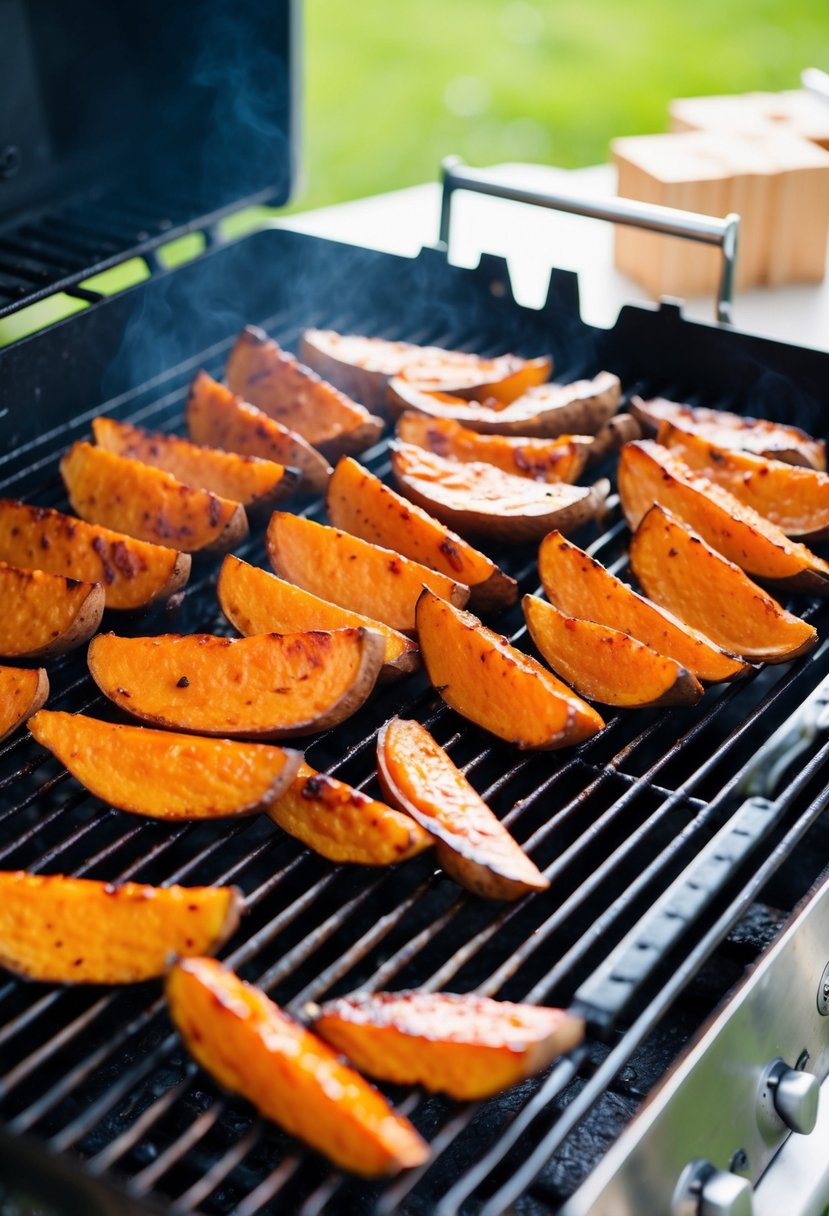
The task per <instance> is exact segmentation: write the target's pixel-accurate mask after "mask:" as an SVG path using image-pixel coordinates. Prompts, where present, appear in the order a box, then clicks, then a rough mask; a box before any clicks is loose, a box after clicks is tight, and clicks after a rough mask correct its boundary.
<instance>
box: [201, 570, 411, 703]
mask: <svg viewBox="0 0 829 1216" xmlns="http://www.w3.org/2000/svg"><path fill="white" fill-rule="evenodd" d="M216 592H217V594H218V597H219V605H220V607H221V609H222V612H223V613H224V614H225V616H226V617H227V619H228V620H229V621H230V623H231V625H232V626H233V627H234V629H238V630H239V632H240V633H242V634H244V635H245V636H246V637H250V636H251V635H253V634H256V633H302V632H304V631H306V630H309V629H327V630H330V629H345V628H347V627H349V626H355V627H362V628H365V629H373V630H374V632H375V633H379V634H382V636H383V639H384V640H385V643H386V653H385V656H384V658H383V666H382V668H381V670H380V679H381V680H393V679H396V678H397V677H398V676H404V675H408V674H409V672H412V671H416V670H417V668H418V667H419V666H420V658H419V656H418V651H417V644H416V643H415V642H413V641H412V639H411V638H407V637H406V636H405V634H402V633H398V631H397V630H396V629H390V628H389V626H388V625H384V624H382V623H381V622H380V621H374V620H371V618H370V617H367V616H361V615H360V613H359V612H349V611H348V610H347V609H346V608H340V607H339V605H338V604H331V603H329V602H328V601H327V600H321V599H319V597H318V596H316V595H312V594H311V592H310V591H303V590H302V588H301V587H296V586H294V584H293V583H286V582H285V580H284V579H281V578H278V577H277V576H276V575H275V574H269V573H268V571H267V570H259V569H258V568H257V567H256V566H249V565H248V563H247V562H243V561H241V560H240V559H239V558H238V557H234V556H233V554H232V553H228V554H227V556H226V557H225V559H224V561H223V562H222V568H221V570H220V571H219V581H218V584H217V587H216Z"/></svg>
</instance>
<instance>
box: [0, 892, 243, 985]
mask: <svg viewBox="0 0 829 1216" xmlns="http://www.w3.org/2000/svg"><path fill="white" fill-rule="evenodd" d="M241 909H242V896H241V893H240V892H239V891H238V890H237V889H236V888H235V887H177V886H173V887H149V886H145V885H144V884H143V883H137V882H125V883H123V884H122V885H121V886H117V887H116V886H112V885H111V884H110V883H106V882H94V881H92V880H91V879H86V878H65V877H64V876H63V875H62V874H49V875H45V874H25V873H23V872H22V871H11V872H9V871H6V872H4V873H0V966H3V967H6V968H7V969H8V970H9V971H13V972H15V974H17V975H21V976H23V977H25V978H26V979H30V980H40V981H43V982H46V983H53V984H137V983H140V982H141V981H142V980H148V979H153V978H154V977H156V976H159V975H163V974H164V972H165V971H166V970H167V967H168V966H169V964H170V959H171V958H173V957H174V956H175V955H190V954H212V953H213V951H214V950H218V948H219V947H220V946H221V945H222V943H223V942H225V941H227V939H228V938H229V937H230V936H231V934H232V933H234V932H235V930H236V927H237V925H238V924H239V914H240V912H241Z"/></svg>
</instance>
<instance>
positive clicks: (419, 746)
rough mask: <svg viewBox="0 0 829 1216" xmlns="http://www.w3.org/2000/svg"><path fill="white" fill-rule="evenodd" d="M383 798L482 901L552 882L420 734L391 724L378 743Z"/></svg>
mask: <svg viewBox="0 0 829 1216" xmlns="http://www.w3.org/2000/svg"><path fill="white" fill-rule="evenodd" d="M377 775H378V777H379V779H380V787H381V789H382V790H383V793H384V794H385V796H386V798H388V800H389V802H391V803H392V804H393V805H394V806H397V807H399V808H400V810H401V811H404V812H405V813H406V814H407V815H410V816H411V817H412V819H413V820H414V821H415V822H416V823H419V824H420V826H421V827H422V828H424V830H425V831H427V832H429V834H430V835H431V836H433V837H434V839H435V852H436V855H437V859H438V861H439V862H440V865H441V866H442V867H443V869H444V870H445V871H446V873H447V874H449V875H450V876H451V877H452V878H454V879H455V881H456V882H458V883H460V885H461V886H462V887H466V888H467V889H468V890H470V891H474V892H475V894H476V895H482V896H483V897H484V899H520V898H521V897H522V896H523V895H528V894H529V893H530V892H531V891H546V890H547V888H548V887H549V885H550V883H549V880H548V879H546V878H545V877H544V875H543V874H542V873H541V871H540V870H539V869H538V867H537V866H536V865H535V863H534V862H533V861H531V860H530V858H529V857H528V856H527V854H526V853H525V852H524V851H523V849H522V848H521V847H520V845H518V844H517V843H516V841H515V840H513V838H512V836H510V834H509V832H508V831H507V829H506V828H505V827H504V826H503V824H502V823H501V821H500V820H499V819H498V818H497V817H496V816H495V815H494V814H493V813H492V811H491V810H490V809H489V807H488V806H487V805H486V803H485V802H484V800H483V799H482V798H481V797H480V796H479V795H478V793H477V792H476V791H475V790H474V789H473V787H472V786H471V785H470V784H469V782H468V781H467V779H466V777H464V775H463V773H461V772H460V771H459V770H458V769H457V768H456V767H455V765H454V764H453V763H452V761H451V760H450V758H449V756H448V755H447V754H446V752H445V751H444V750H443V748H442V747H440V746H439V745H438V744H437V743H436V742H435V740H434V739H433V738H432V736H431V735H430V734H429V732H428V731H427V730H426V728H425V727H423V726H421V725H420V723H419V722H415V721H404V720H403V719H402V718H392V719H391V721H389V722H387V723H386V724H385V726H384V727H383V728H382V729H381V731H380V733H379V734H378V736H377Z"/></svg>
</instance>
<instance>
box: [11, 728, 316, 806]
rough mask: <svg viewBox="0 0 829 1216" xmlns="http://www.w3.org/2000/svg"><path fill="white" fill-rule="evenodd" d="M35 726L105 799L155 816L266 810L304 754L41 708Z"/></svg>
mask: <svg viewBox="0 0 829 1216" xmlns="http://www.w3.org/2000/svg"><path fill="white" fill-rule="evenodd" d="M29 730H30V731H31V732H32V734H33V735H34V737H35V739H37V741H38V743H40V744H42V746H43V747H48V749H49V751H50V752H52V753H54V755H55V756H57V758H58V760H60V762H61V764H63V765H64V766H65V767H66V768H67V769H68V770H69V772H70V773H71V774H72V776H73V777H75V778H76V779H77V780H78V781H80V783H81V785H84V786H86V788H87V789H88V790H91V791H92V793H93V794H95V795H96V796H97V797H98V798H100V799H101V800H102V801H103V802H106V803H109V805H110V806H115V807H118V808H119V810H122V811H129V812H131V813H132V814H134V815H147V816H149V817H150V818H152V819H165V820H171V821H173V820H180V819H218V818H221V817H223V816H226V815H250V814H252V813H253V812H254V811H260V810H264V809H265V808H266V806H267V804H268V803H269V802H270V801H271V800H272V799H274V798H278V797H279V796H280V795H281V794H283V793H284V791H285V790H286V789H288V787H289V786H290V784H291V782H292V781H293V779H294V777H295V776H296V774H297V771H298V769H299V764H300V760H301V759H302V756H301V754H300V753H299V752H294V751H286V750H284V749H283V748H281V747H269V746H268V745H267V744H265V743H237V742H234V741H233V740H231V739H203V738H200V737H199V736H197V735H181V734H174V733H173V732H171V731H161V730H147V728H146V727H144V726H120V725H116V724H115V723H113V722H101V721H99V720H98V719H97V718H88V717H86V716H85V715H84V714H67V713H57V712H52V711H50V710H46V709H42V710H41V711H40V713H37V714H35V716H34V717H33V718H31V719H30V720H29Z"/></svg>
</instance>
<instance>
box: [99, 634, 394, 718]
mask: <svg viewBox="0 0 829 1216" xmlns="http://www.w3.org/2000/svg"><path fill="white" fill-rule="evenodd" d="M385 649H386V646H385V642H384V640H383V638H382V637H381V636H380V634H379V633H372V632H371V630H369V629H336V630H334V631H333V632H332V633H325V632H322V631H314V632H308V633H286V634H277V633H266V634H262V635H259V636H257V637H252V638H220V637H214V636H213V635H212V634H209V633H195V634H187V635H181V634H173V633H168V634H161V635H160V636H159V637H148V638H122V637H117V636H116V635H115V634H114V633H102V634H100V635H99V636H98V637H97V638H96V639H95V641H94V642H93V643H92V645H91V646H90V647H89V670H90V673H91V675H92V678H93V680H94V681H95V683H96V684H97V685H98V687H99V688H100V690H101V692H102V693H104V695H105V696H107V697H109V699H110V700H111V701H113V702H114V703H115V704H116V705H117V706H119V708H121V709H123V710H125V711H126V712H127V713H128V714H132V715H133V717H136V718H140V719H142V721H144V722H148V723H150V724H151V725H153V726H163V727H167V728H170V729H172V730H182V731H192V732H193V733H194V734H198V735H221V736H224V737H226V738H230V739H238V738H242V739H245V738H249V739H283V738H285V739H289V738H293V737H295V736H296V735H309V734H311V733H313V732H314V731H318V730H324V729H326V728H327V727H329V726H334V725H335V724H336V723H337V722H342V721H343V720H344V719H345V718H348V717H350V716H351V714H353V713H354V711H355V710H357V709H358V708H359V707H360V706H361V705H362V704H363V702H364V701H365V700H366V698H367V697H368V695H369V693H370V692H371V690H372V688H373V687H374V684H375V682H376V680H377V676H378V673H379V671H380V668H381V667H382V665H383V657H384V654H385Z"/></svg>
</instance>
